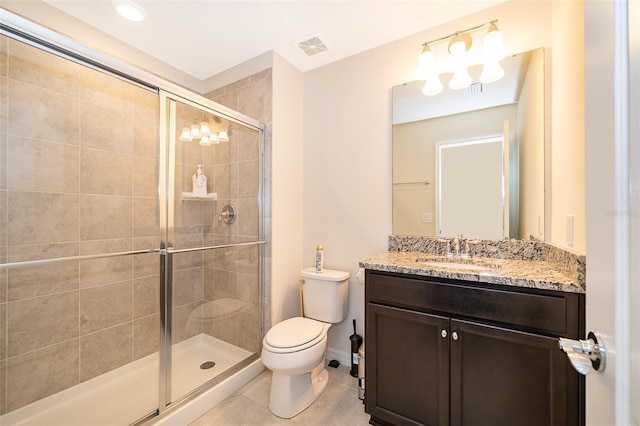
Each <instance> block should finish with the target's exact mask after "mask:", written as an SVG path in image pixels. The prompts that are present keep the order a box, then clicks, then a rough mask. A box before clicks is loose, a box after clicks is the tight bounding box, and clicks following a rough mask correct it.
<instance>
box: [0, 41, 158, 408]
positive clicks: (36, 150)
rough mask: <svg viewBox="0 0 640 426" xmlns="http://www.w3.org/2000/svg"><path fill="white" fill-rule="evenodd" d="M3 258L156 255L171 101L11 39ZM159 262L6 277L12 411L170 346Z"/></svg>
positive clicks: (0, 94) (2, 113)
mask: <svg viewBox="0 0 640 426" xmlns="http://www.w3.org/2000/svg"><path fill="white" fill-rule="evenodd" d="M0 102H1V104H0V171H1V173H0V256H1V260H2V261H3V262H18V261H25V260H32V259H43V258H58V257H67V256H77V255H87V254H99V253H107V252H123V251H130V250H135V249H147V248H156V247H158V244H159V240H158V239H159V231H158V223H159V220H158V202H157V188H158V181H157V176H158V169H157V162H158V161H157V153H158V116H159V112H158V104H159V99H158V95H157V94H155V93H153V92H150V91H147V90H145V89H142V88H138V87H136V86H133V85H131V84H128V83H125V82H123V81H120V80H118V79H115V78H113V77H110V76H107V75H104V74H102V73H100V72H97V71H93V70H91V69H88V68H85V67H83V66H80V65H77V64H74V63H72V62H70V61H67V60H64V59H61V58H58V57H56V56H54V55H51V54H49V53H45V52H43V51H40V50H38V49H36V48H33V47H30V46H27V45H25V44H23V43H20V42H17V41H14V40H11V39H7V38H5V37H0ZM157 258H158V256H157V255H156V254H144V255H137V256H134V257H129V256H127V257H115V258H109V259H96V260H85V261H80V262H78V261H69V262H64V263H56V264H50V265H42V266H35V267H25V268H17V269H11V270H9V271H6V270H2V271H0V413H4V412H7V411H12V410H15V409H16V408H19V407H21V406H24V405H26V404H28V403H30V402H32V401H35V400H37V399H40V398H42V397H44V396H47V395H50V394H53V393H56V392H58V391H60V390H62V389H65V388H67V387H69V386H72V385H74V384H76V383H79V382H82V381H85V380H87V379H90V378H92V377H95V376H98V375H100V374H102V373H104V372H106V371H109V370H111V369H113V368H116V367H118V366H121V365H124V364H126V363H128V362H130V361H133V360H135V359H138V358H141V357H143V356H145V355H148V354H150V353H152V352H155V351H157V349H158V323H159V318H158V315H159V314H158V305H159V303H158V285H157V283H158V270H159V267H158V260H157Z"/></svg>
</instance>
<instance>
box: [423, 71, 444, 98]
mask: <svg viewBox="0 0 640 426" xmlns="http://www.w3.org/2000/svg"><path fill="white" fill-rule="evenodd" d="M440 92H442V83H441V82H440V77H439V76H438V75H437V74H436V75H431V76H429V78H427V81H426V82H425V83H424V86H422V94H423V95H425V96H434V95H437V94H438V93H440Z"/></svg>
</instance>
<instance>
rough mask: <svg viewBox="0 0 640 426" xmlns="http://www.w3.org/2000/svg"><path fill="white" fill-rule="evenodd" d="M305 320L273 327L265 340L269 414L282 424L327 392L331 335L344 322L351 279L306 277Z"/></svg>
mask: <svg viewBox="0 0 640 426" xmlns="http://www.w3.org/2000/svg"><path fill="white" fill-rule="evenodd" d="M301 282H302V301H303V307H304V308H303V312H304V313H305V315H306V316H305V317H294V318H289V319H287V320H284V321H282V322H280V323H278V324H276V325H275V326H273V327H272V328H271V329H270V330H269V331H268V332H267V334H266V335H265V336H264V339H262V355H261V356H262V363H263V364H264V365H265V367H267V368H268V369H269V370H271V372H272V376H271V392H270V395H269V410H271V412H272V413H273V414H275V415H276V416H278V417H282V418H286V419H288V418H291V417H294V416H295V415H297V414H299V413H300V412H301V411H303V410H304V409H305V408H307V407H308V406H309V405H311V404H312V403H313V402H314V401H315V400H316V398H318V396H319V395H320V394H321V393H322V391H323V390H324V389H325V388H326V386H327V382H328V380H329V373H328V372H327V370H326V368H325V354H326V350H327V332H328V331H329V328H330V327H331V324H332V323H338V322H341V321H343V320H344V318H345V317H346V311H347V302H348V284H349V273H348V272H342V271H330V270H325V271H323V272H322V273H317V272H315V270H314V269H312V268H309V269H305V270H303V271H302V280H301Z"/></svg>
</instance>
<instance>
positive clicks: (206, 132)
mask: <svg viewBox="0 0 640 426" xmlns="http://www.w3.org/2000/svg"><path fill="white" fill-rule="evenodd" d="M179 139H180V140H181V141H183V142H191V141H193V140H198V143H199V144H200V145H202V146H211V145H217V144H219V143H220V142H229V132H228V131H227V130H220V131H219V132H214V131H212V130H211V126H210V124H209V122H208V121H201V122H200V123H198V122H197V121H194V122H193V123H191V126H189V127H183V128H182V131H181V132H180V138H179Z"/></svg>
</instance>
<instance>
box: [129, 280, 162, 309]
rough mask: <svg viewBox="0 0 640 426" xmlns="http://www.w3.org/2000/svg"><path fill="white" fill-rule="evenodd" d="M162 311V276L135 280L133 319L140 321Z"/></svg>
mask: <svg viewBox="0 0 640 426" xmlns="http://www.w3.org/2000/svg"><path fill="white" fill-rule="evenodd" d="M159 309H160V276H159V275H151V276H148V277H144V278H138V279H135V280H133V317H134V318H136V319H138V318H141V317H146V316H149V315H152V314H157V313H158V312H159Z"/></svg>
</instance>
